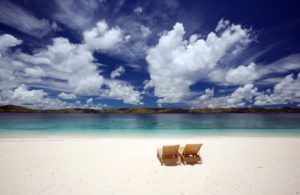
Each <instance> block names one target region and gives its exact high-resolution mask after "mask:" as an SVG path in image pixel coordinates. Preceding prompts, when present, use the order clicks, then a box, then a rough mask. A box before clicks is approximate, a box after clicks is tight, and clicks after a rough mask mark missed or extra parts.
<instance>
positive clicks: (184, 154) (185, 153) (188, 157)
mask: <svg viewBox="0 0 300 195" xmlns="http://www.w3.org/2000/svg"><path fill="white" fill-rule="evenodd" d="M201 146H202V144H186V145H185V147H180V148H179V151H178V153H179V156H180V158H181V162H183V164H185V165H186V164H197V163H201V162H202V159H201V156H200V155H199V154H198V152H199V150H200V148H201Z"/></svg>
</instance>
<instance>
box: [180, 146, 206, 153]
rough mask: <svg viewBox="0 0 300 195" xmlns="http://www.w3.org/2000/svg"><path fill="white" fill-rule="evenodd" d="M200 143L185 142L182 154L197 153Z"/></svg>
mask: <svg viewBox="0 0 300 195" xmlns="http://www.w3.org/2000/svg"><path fill="white" fill-rule="evenodd" d="M201 146H202V144H186V145H185V147H184V150H183V153H182V154H183V155H196V154H198V152H199V150H200V148H201Z"/></svg>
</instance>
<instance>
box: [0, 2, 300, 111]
mask: <svg viewBox="0 0 300 195" xmlns="http://www.w3.org/2000/svg"><path fill="white" fill-rule="evenodd" d="M299 6H300V3H299V2H297V1H271V0H270V1H269V0H267V1H256V0H246V1H221V0H212V1H191V0H185V1H179V0H168V1H158V0H153V1H126V0H113V1H109V0H77V1H75V0H73V1H72V0H64V1H61V0H53V1H44V0H22V1H8V0H1V1H0V58H1V59H0V83H1V85H0V104H2V105H4V104H17V105H21V106H28V107H32V108H42V109H45V108H74V107H81V108H114V107H136V106H145V107H183V108H203V107H211V108H219V107H250V106H251V107H283V106H289V107H299V106H300V74H299V72H300V47H299V45H300V37H299V34H300V28H299V26H300V12H299V10H298V9H299Z"/></svg>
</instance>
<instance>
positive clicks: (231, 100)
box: [187, 84, 259, 108]
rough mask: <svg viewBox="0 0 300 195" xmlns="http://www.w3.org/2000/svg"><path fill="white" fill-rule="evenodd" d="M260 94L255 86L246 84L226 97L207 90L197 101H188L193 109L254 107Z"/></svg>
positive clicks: (212, 90)
mask: <svg viewBox="0 0 300 195" xmlns="http://www.w3.org/2000/svg"><path fill="white" fill-rule="evenodd" d="M258 94H259V92H258V90H257V88H256V87H255V86H254V85H253V84H245V85H244V86H241V87H238V88H236V90H235V91H234V92H232V93H231V94H229V95H226V96H218V97H215V96H214V89H206V90H205V93H204V94H203V95H201V96H200V97H199V98H197V99H195V100H191V101H188V102H187V104H189V105H191V106H192V107H202V108H231V107H244V106H246V105H252V104H253V102H254V99H255V97H256V96H257V95H258Z"/></svg>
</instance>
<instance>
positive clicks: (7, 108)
mask: <svg viewBox="0 0 300 195" xmlns="http://www.w3.org/2000/svg"><path fill="white" fill-rule="evenodd" d="M0 112H2V113H133V114H163V113H187V114H201V113H203V114H205V113H300V108H289V107H282V108H262V107H252V108H197V109H183V108H147V107H135V108H110V109H83V108H74V109H47V110H43V109H31V108H26V107H22V106H16V105H3V106H0Z"/></svg>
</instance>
